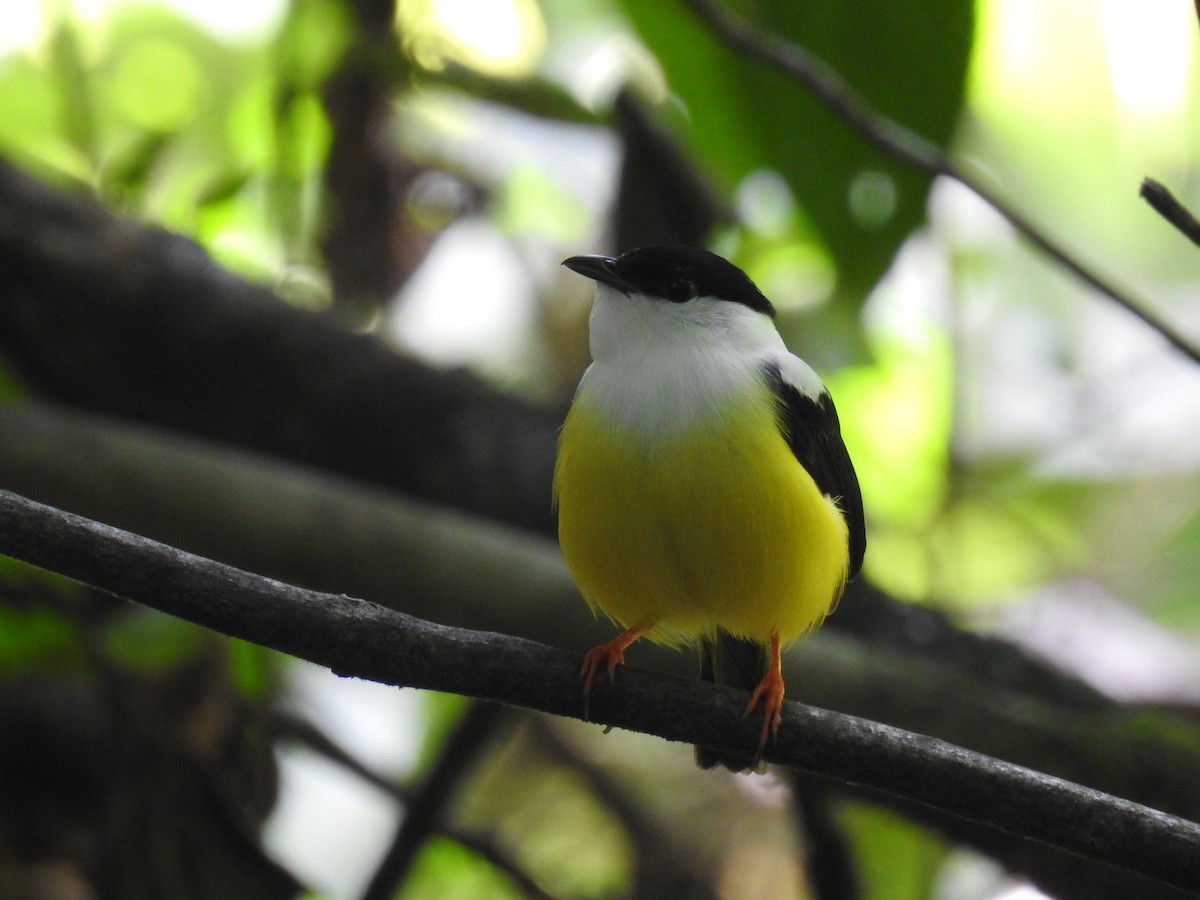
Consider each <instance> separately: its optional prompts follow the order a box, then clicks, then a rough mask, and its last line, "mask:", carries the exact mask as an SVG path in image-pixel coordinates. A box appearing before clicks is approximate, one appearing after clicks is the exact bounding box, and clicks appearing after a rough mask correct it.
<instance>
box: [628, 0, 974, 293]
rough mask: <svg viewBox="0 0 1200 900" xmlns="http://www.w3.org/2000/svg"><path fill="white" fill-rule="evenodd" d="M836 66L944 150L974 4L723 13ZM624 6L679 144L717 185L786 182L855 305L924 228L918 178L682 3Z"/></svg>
mask: <svg viewBox="0 0 1200 900" xmlns="http://www.w3.org/2000/svg"><path fill="white" fill-rule="evenodd" d="M728 5H729V6H730V8H731V9H732V10H733V11H735V12H736V13H737V14H738V15H742V16H748V17H749V16H752V18H753V20H754V21H755V22H756V23H757V24H758V25H759V26H760V27H761V28H763V29H765V30H767V31H769V32H772V33H774V34H776V35H779V36H782V37H785V38H787V39H789V40H792V41H795V42H797V43H799V44H801V45H803V46H804V47H806V48H807V49H808V50H809V51H810V52H811V53H813V54H814V55H816V56H818V57H820V58H822V59H824V60H825V61H826V62H827V63H829V64H830V65H831V66H833V67H834V68H835V69H836V70H838V71H839V72H840V73H841V74H842V75H843V76H844V77H845V78H846V79H847V81H848V82H849V83H850V84H851V85H853V86H854V87H855V88H856V89H857V90H858V91H859V92H860V93H861V94H863V95H864V96H865V97H867V98H868V99H869V100H870V101H871V102H872V103H873V104H875V105H876V106H877V107H878V108H879V109H880V110H882V111H883V112H885V113H886V114H888V115H889V116H892V117H894V118H895V119H897V120H899V121H900V122H902V123H904V124H905V125H907V126H908V127H910V128H912V129H914V130H916V131H918V132H920V133H921V134H923V135H924V136H925V137H927V138H929V139H931V140H933V141H935V142H938V143H944V142H946V141H947V140H948V138H949V137H950V135H951V133H952V131H953V128H954V125H955V122H956V121H957V119H958V115H959V111H960V109H961V107H962V104H963V97H964V90H965V87H964V85H965V78H966V72H967V64H968V61H969V58H970V49H971V40H972V30H973V6H972V3H971V2H970V0H913V2H908V3H893V2H889V0H860V2H856V3H831V2H824V3H800V2H789V3H754V4H751V3H749V2H740V3H730V4H728ZM623 6H624V9H625V12H626V13H627V15H628V16H629V18H630V19H631V20H632V22H633V23H634V25H635V27H636V29H637V31H638V33H639V35H640V36H641V38H642V40H644V41H645V42H646V44H647V45H648V46H649V48H650V49H651V50H652V51H653V53H654V54H655V56H656V57H657V58H658V60H659V62H660V63H661V64H662V66H663V69H664V71H665V73H666V76H667V81H668V85H669V89H670V90H671V91H672V92H674V93H675V94H676V95H677V96H678V98H679V99H680V100H681V101H682V103H683V105H684V107H685V109H686V116H687V125H686V128H685V134H686V140H687V142H688V144H689V145H690V147H691V148H692V149H693V151H694V152H695V153H696V154H697V155H698V156H699V158H700V159H701V160H702V162H703V163H704V164H705V165H706V166H708V168H709V169H710V171H712V172H713V173H714V174H715V175H716V176H717V178H718V179H719V181H720V182H721V183H723V185H724V186H725V187H726V188H733V187H735V186H736V185H737V184H738V183H739V182H740V181H741V180H742V179H743V178H745V177H746V176H747V175H748V174H750V173H751V172H753V171H755V170H757V169H761V168H767V169H773V170H775V171H777V172H779V173H780V174H781V175H783V177H784V179H785V180H786V181H787V184H788V185H789V187H790V189H791V191H792V193H793V195H794V196H795V198H796V200H797V201H798V203H799V205H800V208H801V212H802V214H803V215H804V216H805V217H806V218H807V220H808V223H809V224H810V225H811V227H812V228H813V230H814V231H815V232H816V234H817V235H819V237H820V240H821V241H822V242H823V243H824V244H825V246H826V247H827V248H828V250H829V252H830V254H831V256H832V258H833V260H834V262H835V265H836V268H837V274H838V282H839V288H838V289H839V290H840V291H841V292H842V293H843V296H846V295H849V297H850V298H852V299H853V300H855V301H860V300H861V297H862V295H863V294H865V292H866V291H867V290H868V289H869V288H870V287H871V286H872V285H873V284H874V283H875V282H876V281H877V280H878V279H879V278H880V276H882V274H883V273H884V272H885V271H886V269H887V267H888V266H889V265H890V263H891V260H892V257H893V256H894V254H895V252H896V250H897V249H898V247H899V246H900V243H901V242H902V241H903V240H904V238H905V237H906V236H907V235H908V234H909V233H910V232H911V231H912V230H913V229H914V228H915V227H917V226H918V225H919V224H920V223H921V222H922V221H923V219H924V212H925V197H926V194H927V192H928V188H929V178H928V176H926V175H924V174H922V173H919V172H916V171H914V170H912V169H911V168H908V167H905V166H901V165H899V164H897V163H895V162H893V161H892V160H890V159H889V158H887V157H885V156H884V155H883V154H881V153H880V152H879V151H877V150H875V149H873V148H872V147H869V146H868V145H867V144H865V143H864V142H863V141H862V140H861V139H860V138H858V137H857V136H856V135H855V134H853V133H852V132H851V131H850V130H849V129H848V128H847V126H845V125H844V124H843V123H842V122H841V121H839V120H838V119H837V118H836V117H834V116H833V115H832V114H831V113H829V112H827V111H826V110H825V109H824V108H823V107H821V106H820V105H819V104H818V103H817V101H816V100H814V99H812V98H811V97H810V96H809V95H808V94H807V93H806V91H805V90H804V89H803V88H802V87H800V85H799V84H798V83H797V82H795V81H794V80H792V79H791V78H789V77H788V76H786V75H784V74H782V73H780V72H778V71H777V70H775V69H773V68H770V67H768V66H767V65H765V64H763V63H760V62H757V61H751V60H748V59H746V58H745V57H744V56H742V55H740V54H739V53H736V52H734V51H733V50H731V49H729V48H728V47H727V46H726V45H725V44H723V43H722V42H721V41H720V39H718V38H717V37H715V36H714V34H713V33H712V31H711V30H710V29H709V27H708V26H707V25H706V24H705V23H703V22H701V20H700V19H699V18H698V17H697V16H695V15H694V14H693V13H692V12H691V11H690V10H688V9H687V8H686V6H685V5H684V4H683V3H679V2H672V3H646V2H644V0H625V2H624V4H623Z"/></svg>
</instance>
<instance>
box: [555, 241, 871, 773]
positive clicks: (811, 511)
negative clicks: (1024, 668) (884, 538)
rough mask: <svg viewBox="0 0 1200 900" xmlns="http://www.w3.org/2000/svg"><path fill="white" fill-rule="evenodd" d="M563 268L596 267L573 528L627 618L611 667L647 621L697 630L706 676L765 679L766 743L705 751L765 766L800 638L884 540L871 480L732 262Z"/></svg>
mask: <svg viewBox="0 0 1200 900" xmlns="http://www.w3.org/2000/svg"><path fill="white" fill-rule="evenodd" d="M563 265H564V266H566V267H567V268H569V269H571V270H572V271H574V272H576V273H578V274H580V275H583V276H584V277H586V278H589V279H591V280H592V281H594V282H595V285H596V288H595V299H594V302H593V305H592V308H591V312H590V315H589V319H588V331H589V345H590V350H591V358H592V361H591V364H590V365H589V366H588V368H587V369H586V371H585V372H584V374H583V377H582V379H581V380H580V383H579V386H578V388H577V389H576V391H575V394H574V398H573V400H572V402H571V405H570V408H569V410H568V412H567V415H566V419H565V421H564V423H563V426H562V428H561V430H560V432H559V439H558V453H557V457H556V462H555V468H554V486H553V492H554V503H555V506H556V509H557V515H558V537H559V544H560V547H561V550H562V554H563V557H564V559H565V561H566V564H567V567H568V569H569V570H570V572H571V575H572V577H573V579H574V581H575V584H576V585H577V587H578V588H579V591H580V593H581V594H582V595H583V598H584V599H585V600H586V601H587V603H588V604H589V605H590V606H591V607H592V608H593V610H599V611H600V612H602V613H604V614H605V615H606V616H607V617H608V618H609V619H611V620H612V621H613V622H614V623H615V624H616V625H617V626H619V627H620V628H622V629H623V630H622V631H621V633H620V634H619V635H618V636H617V637H616V638H614V639H613V640H611V641H609V642H607V643H604V644H601V645H600V646H597V647H595V648H593V649H592V650H590V651H589V652H588V653H587V654H586V656H585V658H584V664H583V668H582V675H581V677H582V681H583V693H584V704H585V717H586V704H587V698H588V697H589V696H590V694H591V691H592V688H593V685H594V683H595V681H596V678H597V676H598V675H599V674H600V673H602V672H603V673H606V674H607V676H608V678H609V679H610V680H611V679H612V678H613V675H614V671H615V669H616V667H617V666H618V665H621V664H623V663H624V661H625V651H626V649H627V648H628V647H629V646H630V645H631V644H633V643H634V642H635V641H637V640H639V639H641V638H646V639H648V640H650V641H652V642H656V643H661V644H666V645H668V646H675V647H677V646H681V645H686V644H692V645H698V646H699V649H700V655H701V672H700V675H701V678H703V679H704V680H705V681H710V682H715V683H718V684H730V685H733V686H735V687H740V688H743V689H746V690H749V691H751V694H750V698H749V700H748V701H747V703H746V707H745V712H744V714H743V718H745V717H747V716H750V715H751V714H752V713H753V712H754V711H755V710H756V709H757V708H758V707H759V706H760V705H761V706H762V722H761V727H760V728H759V730H758V742H757V746H755V747H747V748H746V749H745V750H744V751H740V750H739V751H737V752H732V751H728V750H726V751H720V750H715V749H712V748H707V747H697V748H696V761H697V763H698V764H699V765H700V766H701V767H702V768H706V769H708V768H713V767H715V766H717V765H723V766H724V767H726V768H728V769H730V770H731V771H735V772H738V771H745V770H761V764H760V761H761V757H762V753H763V751H764V749H765V746H766V743H767V741H768V739H769V738H772V737H773V736H774V735H775V733H776V731H777V729H778V727H779V723H780V721H781V718H782V710H783V697H784V681H783V671H782V661H781V655H782V652H783V650H784V649H785V648H786V647H788V646H789V645H790V644H792V643H793V642H795V641H796V640H797V639H798V638H800V637H801V636H803V635H805V634H807V633H808V632H810V631H811V630H813V629H814V628H816V627H817V626H818V625H820V624H821V623H822V622H823V621H824V619H825V617H826V616H827V615H828V614H829V613H830V612H831V611H832V609H833V608H834V606H835V605H836V604H837V602H838V600H839V598H840V597H841V595H842V592H843V590H844V587H845V584H846V582H847V581H848V580H849V579H851V578H853V577H854V576H855V575H857V574H858V572H859V570H860V569H861V567H862V562H863V556H864V554H865V552H866V530H865V525H864V517H863V503H862V495H861V492H860V490H859V484H858V478H857V476H856V474H855V471H854V466H853V464H852V462H851V460H850V456H849V453H848V452H847V450H846V446H845V443H844V441H843V439H842V436H841V428H840V425H839V422H838V415H837V411H836V409H835V408H834V404H833V400H832V399H831V398H830V395H829V392H828V391H827V390H826V388H825V386H824V384H823V383H822V381H821V379H820V378H819V377H818V375H817V374H816V372H814V371H813V369H812V368H811V367H810V366H809V365H808V364H807V363H805V362H804V361H803V360H801V359H800V358H799V357H797V356H794V355H793V354H791V353H790V352H789V351H788V349H787V347H786V346H785V345H784V342H783V339H782V338H781V337H780V335H779V332H778V330H777V329H776V327H775V308H774V306H773V305H772V304H771V302H770V301H769V300H768V299H767V298H766V297H765V296H764V295H763V293H762V292H761V291H760V290H759V289H758V287H757V286H756V285H755V284H754V282H753V281H752V280H751V279H750V278H749V277H748V276H747V275H746V274H745V272H743V271H742V270H741V269H740V268H738V267H737V266H735V265H734V264H733V263H731V262H729V261H728V260H726V259H724V258H723V257H721V256H718V255H716V254H714V253H711V252H709V251H707V250H703V249H699V248H696V247H687V246H671V245H657V246H647V247H641V248H638V249H635V250H630V251H629V252H626V253H624V254H622V255H620V256H615V257H614V256H604V255H584V256H572V257H570V258H569V259H566V260H564V262H563Z"/></svg>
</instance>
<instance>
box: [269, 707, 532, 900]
mask: <svg viewBox="0 0 1200 900" xmlns="http://www.w3.org/2000/svg"><path fill="white" fill-rule="evenodd" d="M270 724H271V731H272V734H273V735H274V737H275V738H277V739H284V740H292V741H296V742H297V743H299V744H302V745H303V746H305V747H307V748H308V749H309V750H311V751H313V752H314V753H317V754H320V755H321V756H323V757H325V758H326V759H328V760H330V761H331V762H335V763H337V764H338V765H341V766H343V767H344V768H346V769H348V770H349V771H351V772H353V773H354V774H355V775H357V776H358V777H359V778H362V779H363V780H364V781H366V782H367V783H368V784H370V785H371V786H373V787H375V788H378V789H379V790H380V791H382V792H383V793H385V794H387V795H388V796H389V797H391V798H392V799H393V800H395V801H396V802H397V803H399V804H400V805H402V806H406V807H407V806H409V805H410V804H411V803H413V802H414V801H413V795H414V791H413V790H412V789H411V788H409V787H408V786H406V785H403V784H398V783H397V782H395V781H392V780H391V779H390V778H385V777H384V776H383V775H380V774H379V773H378V772H376V771H374V770H373V769H372V768H371V767H370V766H367V765H365V764H364V763H363V762H361V761H360V760H358V759H356V758H355V757H354V755H353V754H351V753H350V752H349V751H348V750H346V749H345V748H344V747H342V746H341V745H340V744H338V743H337V742H336V741H335V740H333V738H331V737H330V736H329V735H327V734H326V733H325V732H324V731H322V730H321V729H320V728H318V727H317V726H316V725H314V724H313V723H311V722H309V721H307V720H306V719H303V718H300V717H299V716H294V715H288V714H285V713H278V712H276V713H273V714H272V716H271V720H270ZM436 833H437V834H438V835H439V836H441V837H443V838H445V839H447V840H450V841H453V842H454V843H456V844H458V845H459V846H461V847H463V848H464V849H466V850H470V851H471V852H472V853H474V854H475V855H477V856H479V857H480V858H481V859H484V860H486V861H487V862H488V863H489V864H491V865H492V866H493V867H494V868H495V869H496V870H497V871H498V872H501V873H502V874H503V875H504V876H505V877H507V878H508V879H509V880H510V881H511V882H512V883H513V885H515V886H516V888H517V889H518V890H520V891H521V892H522V893H523V894H524V895H525V896H527V897H532V898H534V900H553V898H554V895H552V894H550V893H547V892H546V890H545V889H543V888H542V886H541V885H539V884H538V883H537V882H536V881H534V880H533V878H532V877H531V876H530V875H529V874H528V873H526V872H525V870H524V869H522V868H521V866H520V864H519V863H518V862H517V861H516V860H515V859H513V857H512V855H511V854H509V853H508V852H507V851H505V850H504V848H502V847H501V846H499V845H498V844H497V843H496V841H495V840H494V839H493V837H492V836H491V835H489V834H485V833H483V832H480V831H474V830H470V829H466V828H461V827H459V826H456V825H452V824H449V823H446V822H441V823H439V824H438V826H437V829H436Z"/></svg>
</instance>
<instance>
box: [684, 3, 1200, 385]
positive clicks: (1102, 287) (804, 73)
mask: <svg viewBox="0 0 1200 900" xmlns="http://www.w3.org/2000/svg"><path fill="white" fill-rule="evenodd" d="M687 3H688V4H689V5H690V6H691V8H692V9H693V10H694V11H695V12H696V14H697V15H699V16H700V17H701V18H703V19H704V20H705V21H706V22H708V24H709V25H710V26H711V27H712V29H713V31H715V32H716V33H717V34H718V35H720V36H721V38H722V39H723V40H724V41H725V42H726V43H727V44H729V45H730V46H731V47H733V48H735V49H736V50H738V51H740V52H741V53H743V54H745V55H746V56H750V57H753V58H755V59H758V60H760V61H761V62H764V63H766V64H767V65H770V66H773V67H775V68H776V69H779V70H780V71H782V72H784V73H785V74H786V75H788V76H789V77H791V78H792V79H794V80H795V81H796V82H798V83H799V84H800V85H801V86H802V87H804V88H805V90H807V91H808V92H809V93H810V94H812V96H813V97H815V98H816V99H817V100H819V101H820V102H821V103H823V104H824V105H825V106H826V108H828V109H829V110H830V112H832V113H833V114H834V115H836V116H837V117H838V118H840V119H841V120H842V121H843V122H845V123H846V124H847V125H848V126H849V127H850V128H852V129H853V130H854V131H855V132H857V133H858V135H859V137H861V138H862V139H863V140H865V141H866V142H867V143H869V144H871V145H872V146H874V147H876V148H878V149H879V150H881V151H883V152H884V153H886V154H888V155H889V156H891V157H893V158H895V159H897V160H899V161H901V162H903V163H907V164H908V165H911V166H915V167H916V168H918V169H922V170H924V171H926V172H928V173H929V174H930V175H934V176H937V175H942V176H944V177H946V178H951V179H953V180H955V181H957V182H958V183H959V184H962V185H963V186H964V187H966V188H968V189H969V190H971V191H972V192H973V193H975V194H976V195H977V196H978V197H980V198H981V199H982V200H983V201H984V202H986V203H987V204H988V205H989V206H991V207H992V208H993V209H995V210H996V211H997V212H998V213H1000V215H1002V216H1003V217H1004V218H1005V219H1006V220H1008V223H1009V224H1010V225H1011V226H1012V227H1013V228H1014V229H1015V230H1016V231H1017V232H1018V233H1019V234H1020V235H1021V236H1023V237H1024V238H1025V239H1026V240H1027V241H1029V242H1030V243H1031V244H1033V246H1035V247H1037V249H1038V250H1040V251H1041V252H1042V253H1044V254H1045V255H1046V256H1048V257H1050V259H1052V260H1054V261H1055V262H1056V263H1058V264H1059V265H1060V266H1062V267H1063V268H1064V269H1066V270H1067V271H1068V272H1070V273H1071V274H1072V275H1074V276H1075V277H1076V278H1078V279H1079V280H1080V281H1082V282H1083V283H1084V284H1086V285H1088V286H1089V287H1090V288H1092V289H1093V290H1095V291H1098V292H1100V293H1101V294H1104V295H1105V296H1107V297H1108V298H1109V299H1110V300H1112V301H1113V302H1114V303H1116V304H1117V305H1118V306H1120V307H1121V308H1123V309H1125V310H1126V311H1128V312H1130V313H1132V314H1133V315H1134V316H1135V317H1137V318H1138V319H1140V320H1141V321H1142V322H1143V323H1144V324H1146V325H1147V326H1149V327H1150V328H1152V329H1153V330H1154V331H1157V332H1158V333H1159V334H1160V335H1162V337H1163V338H1165V339H1166V341H1167V342H1168V343H1169V344H1171V346H1173V347H1174V348H1175V349H1176V350H1178V351H1179V352H1180V353H1182V354H1184V355H1185V356H1187V357H1188V358H1189V359H1191V360H1192V361H1193V362H1196V363H1200V347H1197V346H1195V345H1194V344H1192V343H1191V342H1190V341H1189V340H1188V338H1186V337H1185V336H1184V335H1182V334H1180V333H1179V332H1178V331H1177V330H1176V329H1175V328H1174V326H1172V325H1171V324H1170V323H1168V322H1166V321H1165V320H1163V319H1161V318H1160V317H1159V316H1158V315H1157V314H1156V313H1154V312H1151V311H1150V310H1148V309H1146V308H1145V306H1144V304H1142V303H1141V302H1140V301H1137V300H1135V299H1133V298H1132V297H1130V296H1129V295H1128V294H1127V293H1125V292H1123V291H1122V290H1120V289H1119V288H1118V287H1117V286H1116V285H1114V284H1113V283H1112V282H1111V281H1109V280H1108V279H1106V278H1104V277H1103V276H1101V275H1099V274H1097V273H1096V272H1094V271H1093V270H1092V269H1091V268H1089V267H1088V266H1086V265H1084V264H1083V263H1082V262H1080V261H1079V260H1078V259H1077V258H1076V257H1075V256H1074V255H1073V254H1072V253H1071V252H1070V251H1068V250H1067V249H1065V248H1064V247H1062V246H1061V245H1060V244H1059V243H1058V242H1056V241H1055V240H1054V239H1053V238H1051V237H1050V236H1049V235H1047V234H1045V233H1044V232H1043V231H1042V230H1041V229H1040V228H1038V226H1036V225H1035V224H1033V222H1031V221H1030V220H1029V219H1028V218H1026V217H1025V216H1023V215H1022V214H1021V213H1019V212H1017V211H1016V210H1015V209H1013V208H1012V207H1011V206H1010V205H1009V204H1008V203H1007V202H1006V201H1005V200H1004V198H1003V197H1001V196H1000V195H999V194H998V193H997V192H996V191H994V190H993V189H991V188H989V187H987V186H986V185H984V184H983V183H982V182H981V181H980V180H979V179H977V178H975V177H974V176H972V175H969V174H967V173H966V172H964V171H963V170H962V169H961V168H960V167H959V166H958V165H956V164H955V163H954V161H953V160H951V159H950V157H949V156H947V155H946V153H945V152H944V151H943V150H942V149H941V148H940V147H938V146H937V145H936V144H934V143H933V142H931V141H929V140H927V139H926V138H924V137H923V136H921V135H919V134H917V133H916V132H914V131H912V130H911V129H909V128H907V127H906V126H904V125H902V124H901V123H899V122H897V121H896V120H895V119H891V118H889V117H888V116H886V115H884V114H883V113H882V112H880V111H879V110H877V109H875V108H874V107H873V106H872V105H871V104H870V103H869V102H868V101H867V99H866V98H865V97H863V96H862V95H861V94H860V93H858V92H857V91H856V90H854V88H853V87H852V86H851V85H850V84H849V83H847V82H846V80H845V79H844V78H842V76H841V75H840V74H839V73H838V72H837V71H836V70H835V69H833V67H832V66H830V65H829V64H828V63H826V62H825V61H824V60H822V59H819V58H817V57H815V56H813V55H812V54H811V53H809V52H808V50H807V49H805V48H804V47H802V46H800V45H799V44H795V43H792V42H791V41H787V40H784V39H783V38H781V37H779V36H777V35H773V34H769V33H767V32H764V31H760V30H759V29H757V28H754V27H753V26H751V25H749V24H747V23H746V22H744V21H740V20H737V19H735V18H734V17H732V16H730V15H729V14H728V13H726V12H724V11H722V10H721V8H720V7H719V5H718V4H717V3H715V2H714V0H687Z"/></svg>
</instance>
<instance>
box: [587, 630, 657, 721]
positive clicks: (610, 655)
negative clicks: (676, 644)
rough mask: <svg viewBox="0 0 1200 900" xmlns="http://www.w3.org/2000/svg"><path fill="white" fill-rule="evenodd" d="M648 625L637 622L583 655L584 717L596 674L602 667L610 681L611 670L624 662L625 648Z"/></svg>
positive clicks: (611, 676)
mask: <svg viewBox="0 0 1200 900" xmlns="http://www.w3.org/2000/svg"><path fill="white" fill-rule="evenodd" d="M648 627H649V626H648V625H642V624H638V625H634V626H633V627H632V628H626V629H625V630H624V631H622V632H621V633H620V634H619V635H617V636H616V637H615V638H613V639H612V640H611V641H609V642H608V643H607V644H601V645H600V646H599V647H593V648H592V649H591V650H589V651H588V652H587V655H585V656H584V657H583V669H582V670H581V672H580V674H582V675H583V717H584V718H585V719H586V718H587V717H588V698H589V697H590V696H591V693H592V684H594V683H595V681H596V674H597V673H598V672H599V671H600V669H602V668H603V669H604V670H606V671H607V672H608V680H609V682H610V683H611V682H612V680H613V671H614V670H615V669H616V668H617V666H619V665H621V664H623V663H624V662H625V650H626V649H627V648H628V647H629V645H630V644H632V643H633V642H634V641H636V640H637V639H638V638H640V637H641V636H642V635H643V634H645V632H646V629H647V628H648Z"/></svg>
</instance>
